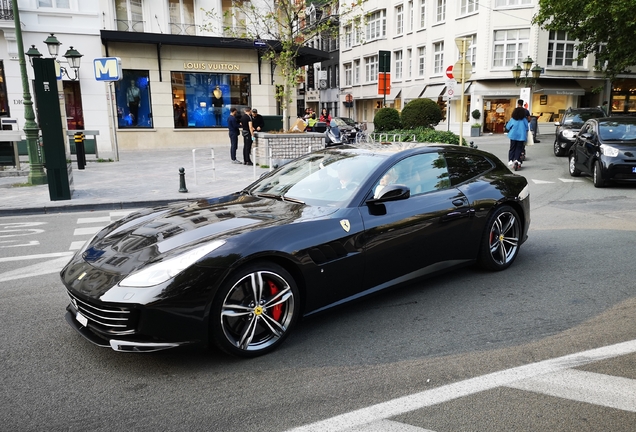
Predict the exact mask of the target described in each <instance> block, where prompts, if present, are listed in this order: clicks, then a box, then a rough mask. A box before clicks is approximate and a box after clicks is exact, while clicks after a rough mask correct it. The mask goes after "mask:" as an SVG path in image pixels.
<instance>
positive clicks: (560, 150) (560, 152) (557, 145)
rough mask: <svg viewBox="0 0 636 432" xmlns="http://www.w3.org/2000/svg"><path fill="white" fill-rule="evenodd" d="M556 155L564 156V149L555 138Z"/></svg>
mask: <svg viewBox="0 0 636 432" xmlns="http://www.w3.org/2000/svg"><path fill="white" fill-rule="evenodd" d="M553 148H554V155H555V156H563V149H562V148H561V146H560V145H559V141H558V140H556V139H555V140H554V146H553Z"/></svg>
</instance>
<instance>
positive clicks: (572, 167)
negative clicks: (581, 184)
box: [568, 153, 581, 177]
mask: <svg viewBox="0 0 636 432" xmlns="http://www.w3.org/2000/svg"><path fill="white" fill-rule="evenodd" d="M568 168H569V171H570V175H571V176H572V177H578V176H580V175H581V171H579V170H578V169H576V164H575V161H574V153H570V158H569V160H568Z"/></svg>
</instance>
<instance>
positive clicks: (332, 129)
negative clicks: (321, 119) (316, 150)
mask: <svg viewBox="0 0 636 432" xmlns="http://www.w3.org/2000/svg"><path fill="white" fill-rule="evenodd" d="M342 143H343V142H342V134H341V133H340V128H339V127H338V125H336V122H334V121H333V120H332V121H331V123H330V125H329V127H328V128H327V130H326V131H325V145H326V146H327V147H331V146H336V145H340V144H342Z"/></svg>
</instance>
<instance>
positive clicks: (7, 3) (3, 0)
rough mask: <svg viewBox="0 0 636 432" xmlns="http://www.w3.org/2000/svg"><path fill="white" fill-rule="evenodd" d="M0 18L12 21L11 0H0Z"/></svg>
mask: <svg viewBox="0 0 636 432" xmlns="http://www.w3.org/2000/svg"><path fill="white" fill-rule="evenodd" d="M0 20H7V21H8V20H11V21H13V7H11V0H0Z"/></svg>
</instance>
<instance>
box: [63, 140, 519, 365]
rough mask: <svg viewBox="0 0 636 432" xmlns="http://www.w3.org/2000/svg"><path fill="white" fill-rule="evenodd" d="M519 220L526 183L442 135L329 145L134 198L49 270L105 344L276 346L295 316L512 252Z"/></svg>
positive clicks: (73, 311)
mask: <svg viewBox="0 0 636 432" xmlns="http://www.w3.org/2000/svg"><path fill="white" fill-rule="evenodd" d="M529 224H530V203H529V194H528V183H527V181H526V179H525V178H524V177H522V176H519V175H517V174H514V173H512V172H511V171H510V170H509V169H508V168H507V167H506V166H505V165H504V164H503V163H502V162H501V161H500V160H499V159H497V158H496V157H495V156H493V155H492V154H490V153H487V152H484V151H480V150H477V149H473V148H468V147H460V146H452V145H428V146H426V145H416V144H413V143H410V144H404V145H381V144H377V145H375V146H374V145H369V146H367V147H365V148H359V147H351V146H346V145H345V146H339V147H337V148H329V149H325V150H321V151H317V152H314V153H310V154H307V155H305V156H302V157H300V158H299V159H296V160H294V161H291V162H289V163H287V164H285V165H283V166H281V167H279V168H278V169H276V170H275V171H273V172H271V173H269V174H267V175H266V176H264V177H262V178H260V179H259V180H258V181H256V182H254V183H253V184H251V185H250V186H248V187H246V188H245V189H244V190H242V191H240V192H237V193H234V194H231V195H228V196H224V197H220V198H212V199H205V200H198V201H186V202H180V203H173V204H170V205H167V206H163V207H157V208H151V209H147V210H144V211H141V212H138V213H134V214H131V215H129V216H127V217H125V218H124V219H121V220H119V221H117V222H115V223H113V224H111V225H110V226H108V227H106V228H104V229H103V230H101V231H100V232H99V233H97V234H96V235H95V237H94V238H93V239H91V240H90V241H88V242H87V244H86V245H85V246H84V247H83V248H82V249H81V250H79V251H78V252H77V253H76V254H75V256H74V257H73V258H72V259H71V261H70V262H69V263H68V264H67V265H66V267H65V268H64V269H63V270H62V272H61V278H62V281H63V283H64V285H65V286H66V290H67V292H68V295H69V297H70V304H69V305H68V307H67V314H66V319H67V321H68V322H69V324H70V325H71V326H72V327H73V328H75V329H76V330H77V331H78V332H79V333H80V334H82V335H83V336H84V337H86V338H87V339H88V340H90V341H91V342H93V343H95V344H97V345H100V346H105V347H111V348H112V349H114V350H116V351H156V350H162V349H167V348H172V347H177V346H181V345H185V344H192V343H199V344H213V345H216V346H218V347H219V348H220V349H221V350H223V351H225V352H228V353H230V354H233V355H237V356H242V357H254V356H257V355H261V354H265V353H267V352H270V351H272V350H273V349H275V348H276V347H278V346H279V345H280V344H281V343H282V342H283V340H284V339H285V338H286V337H287V335H288V334H289V333H290V331H292V329H293V328H294V325H295V324H296V323H297V321H298V319H299V318H300V317H301V316H305V315H309V314H313V313H316V312H319V311H321V310H324V309H327V308H330V307H333V306H336V305H340V304H343V303H345V302H348V301H351V300H354V299H357V298H360V297H362V296H364V295H367V294H370V293H374V292H378V291H380V290H383V289H385V288H388V287H391V286H395V285H400V284H405V283H409V282H412V281H414V280H416V279H419V278H422V277H424V276H428V275H432V274H437V273H439V272H442V271H445V270H448V269H451V268H456V267H458V266H463V265H469V264H473V263H477V264H478V265H480V266H481V267H483V268H485V269H489V270H503V269H506V268H507V267H509V266H510V265H511V264H512V263H513V261H514V260H515V258H516V257H517V254H518V253H519V248H520V246H521V244H522V243H523V242H524V241H525V240H526V238H527V233H528V227H529Z"/></svg>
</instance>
